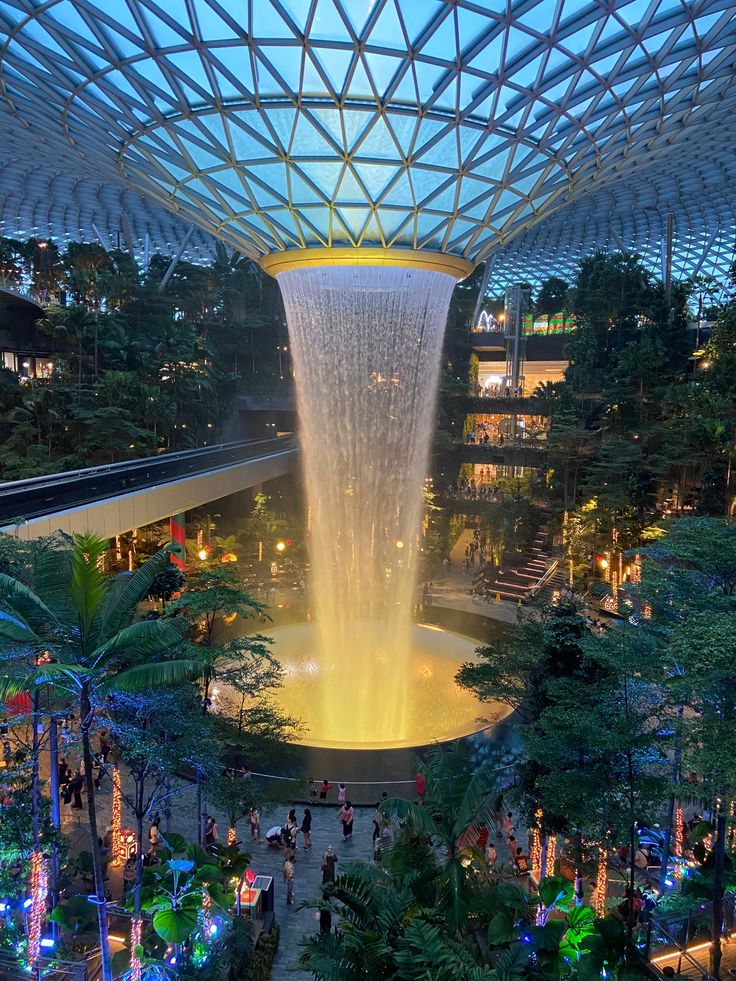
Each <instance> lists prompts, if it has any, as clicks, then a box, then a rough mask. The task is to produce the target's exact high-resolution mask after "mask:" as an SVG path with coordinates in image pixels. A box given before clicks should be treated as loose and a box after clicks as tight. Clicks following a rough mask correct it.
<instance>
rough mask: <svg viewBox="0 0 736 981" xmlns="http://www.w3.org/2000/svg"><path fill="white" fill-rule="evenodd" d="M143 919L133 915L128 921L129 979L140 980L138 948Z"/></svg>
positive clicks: (132, 980) (131, 980)
mask: <svg viewBox="0 0 736 981" xmlns="http://www.w3.org/2000/svg"><path fill="white" fill-rule="evenodd" d="M142 932H143V920H142V919H141V917H140V916H134V917H133V918H132V919H131V921H130V981H141V973H142V972H141V959H140V957H139V955H138V950H139V948H140V945H141V935H142Z"/></svg>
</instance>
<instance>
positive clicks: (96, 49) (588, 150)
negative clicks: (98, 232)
mask: <svg viewBox="0 0 736 981" xmlns="http://www.w3.org/2000/svg"><path fill="white" fill-rule="evenodd" d="M735 51H736V18H734V5H733V2H726V0H690V2H686V0H627V2H620V0H600V2H597V0H596V2H590V0H588V2H581V0H519V2H507V0H456V2H443V0H159V2H155V0H116V3H115V4H110V3H108V2H106V0H44V2H41V0H0V125H1V126H2V128H3V132H4V133H5V134H10V138H9V139H4V140H3V141H2V145H0V207H1V208H2V211H1V212H0V217H2V218H3V219H4V220H5V222H6V224H5V228H4V231H5V234H12V233H13V231H14V229H16V228H17V231H18V232H26V233H30V232H32V231H33V230H34V226H35V228H36V229H37V230H38V231H39V232H40V233H48V234H57V235H58V234H60V233H70V234H71V235H72V236H73V237H74V236H76V235H78V233H79V231H80V230H82V231H85V230H86V229H88V228H89V226H90V225H92V224H93V223H94V224H95V226H96V227H102V226H104V229H105V231H106V233H107V234H108V235H109V234H110V233H111V231H112V230H113V229H117V228H119V227H120V214H121V213H123V212H124V213H125V215H126V218H127V221H128V225H129V228H130V232H131V235H130V238H132V240H133V244H134V246H136V247H140V244H141V242H142V240H143V237H144V235H145V234H148V235H149V236H150V237H151V239H152V244H153V246H154V247H157V248H165V247H166V246H169V247H170V248H173V247H174V246H175V245H176V244H177V243H178V242H180V241H181V239H182V237H183V235H184V233H185V231H186V229H187V227H188V226H189V225H190V224H191V223H194V224H195V225H196V226H197V227H198V229H200V230H201V231H200V232H199V233H198V234H197V235H196V236H195V237H194V238H193V239H192V242H191V245H190V251H191V250H194V252H195V253H197V252H202V251H206V250H207V248H208V237H207V235H206V234H202V231H203V232H205V233H207V232H209V233H211V234H212V235H215V236H217V237H218V238H220V239H222V240H224V241H226V242H228V243H229V244H231V245H232V246H234V247H236V248H238V249H239V250H241V251H243V252H245V253H246V254H248V255H250V256H252V257H253V258H258V257H259V256H260V255H263V254H264V253H268V252H273V251H279V250H283V249H290V248H305V247H310V246H315V247H324V246H368V245H370V246H381V247H399V248H421V249H433V250H441V251H444V252H448V253H452V254H455V255H459V256H464V257H466V258H468V259H471V260H473V261H481V260H484V259H487V258H489V257H490V256H493V255H495V256H496V260H495V263H496V265H495V270H496V273H497V275H498V277H501V278H509V279H510V278H513V277H514V276H516V275H522V276H523V277H524V278H534V276H535V274H538V275H542V274H544V272H546V271H549V270H552V269H554V270H556V271H559V270H560V269H561V267H562V266H564V265H565V263H572V262H573V261H574V259H575V257H576V256H577V255H579V254H582V253H585V252H587V251H590V249H592V248H595V247H606V246H608V247H611V248H621V247H623V248H626V249H630V250H632V251H641V252H642V253H644V254H645V255H647V256H648V257H649V258H650V261H656V257H657V255H658V252H659V243H660V240H661V237H662V233H663V228H664V226H665V225H666V221H667V214H668V212H670V211H672V212H673V214H674V221H675V229H676V235H675V271H676V272H681V273H682V272H687V271H692V267H693V266H694V265H696V264H698V263H700V266H701V271H713V270H714V269H716V270H718V269H720V268H725V265H727V264H728V262H729V261H730V259H731V258H732V255H733V226H734V203H733V199H732V195H731V193H730V187H731V186H732V183H731V182H732V181H733V179H734V177H736V155H734V153H733V149H732V141H733V136H734V135H736V132H735V131H736V124H734V122H733V120H734V109H735V108H736V106H735V105H734V103H735V102H736V99H735V97H734V94H735V92H736V88H735V87H734V86H735V83H734V61H735V60H736V54H735ZM704 252H705V253H706V255H705V259H704V258H703V254H704ZM494 278H496V277H495V276H494Z"/></svg>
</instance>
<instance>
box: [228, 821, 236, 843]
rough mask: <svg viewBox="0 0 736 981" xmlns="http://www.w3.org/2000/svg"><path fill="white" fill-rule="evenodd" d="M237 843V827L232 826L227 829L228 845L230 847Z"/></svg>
mask: <svg viewBox="0 0 736 981" xmlns="http://www.w3.org/2000/svg"><path fill="white" fill-rule="evenodd" d="M236 841H237V835H236V833H235V825H234V824H231V825H230V827H229V828H228V829H227V843H228V845H234V844H235V842H236Z"/></svg>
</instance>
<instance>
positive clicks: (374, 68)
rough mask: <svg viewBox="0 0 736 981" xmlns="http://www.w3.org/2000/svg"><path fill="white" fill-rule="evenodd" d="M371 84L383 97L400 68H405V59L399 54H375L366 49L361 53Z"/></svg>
mask: <svg viewBox="0 0 736 981" xmlns="http://www.w3.org/2000/svg"><path fill="white" fill-rule="evenodd" d="M363 58H364V59H365V63H366V65H367V66H368V71H369V72H370V75H371V78H372V79H373V84H374V85H375V88H376V92H378V94H379V96H381V97H383V96H384V94H385V93H386V91H387V90H388V88H389V86H390V85H391V83H392V82H393V80H394V78H395V77H396V74H397V72H398V71H399V69H400V68H404V69H406V68H407V67H408V66H407V64H406V61H405V60H403V59H402V57H401V56H400V55H384V54H375V53H373V52H370V51H366V52H365V53H364V55H363Z"/></svg>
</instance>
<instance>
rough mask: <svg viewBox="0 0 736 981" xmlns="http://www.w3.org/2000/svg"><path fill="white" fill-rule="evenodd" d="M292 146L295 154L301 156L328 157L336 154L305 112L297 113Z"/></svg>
mask: <svg viewBox="0 0 736 981" xmlns="http://www.w3.org/2000/svg"><path fill="white" fill-rule="evenodd" d="M292 148H293V151H294V153H295V155H298V156H299V157H302V156H304V157H326V156H330V155H332V156H334V153H335V151H334V149H332V147H331V146H330V144H329V143H327V142H326V141H325V139H324V137H323V136H322V133H321V132H320V130H318V129H315V127H314V126H313V125H312V122H311V120H310V119H309V118H308V116H306V115H305V114H304V113H303V112H300V113H299V114H298V115H297V120H296V130H295V132H294V138H293V140H292Z"/></svg>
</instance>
